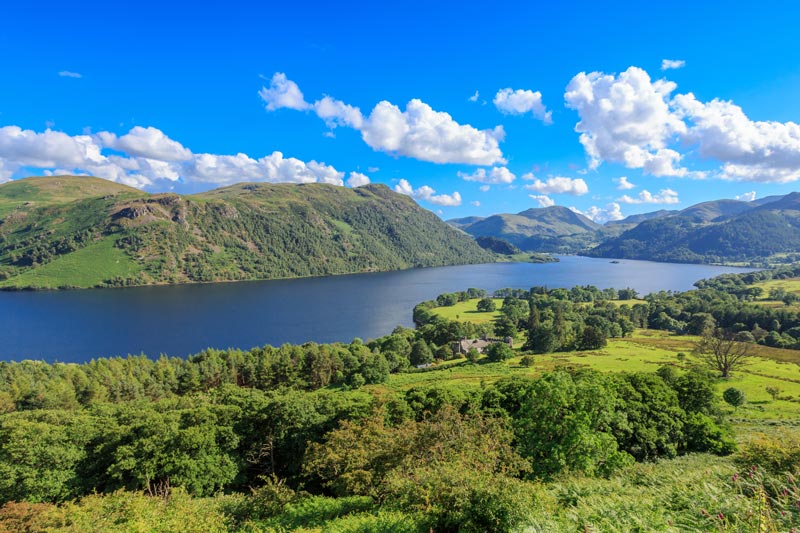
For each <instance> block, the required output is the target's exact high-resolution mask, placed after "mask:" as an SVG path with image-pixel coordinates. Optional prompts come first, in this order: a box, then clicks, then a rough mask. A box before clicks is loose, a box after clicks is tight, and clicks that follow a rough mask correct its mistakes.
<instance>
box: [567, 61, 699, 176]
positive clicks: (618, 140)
mask: <svg viewBox="0 0 800 533" xmlns="http://www.w3.org/2000/svg"><path fill="white" fill-rule="evenodd" d="M675 88H676V85H675V84H674V83H672V82H669V81H666V80H656V81H655V82H651V80H650V76H649V75H648V74H647V72H645V71H644V70H642V69H640V68H637V67H630V68H628V70H626V71H625V72H622V73H621V74H619V75H618V76H613V75H607V74H603V73H601V72H591V73H589V74H586V73H585V72H581V73H580V74H578V75H577V76H575V77H574V78H572V81H571V82H570V83H569V85H568V86H567V91H566V93H565V94H564V99H565V101H566V105H567V107H569V108H571V109H574V110H576V111H577V112H578V115H579V116H580V122H578V123H577V124H576V125H575V131H577V132H579V133H580V134H581V135H580V142H581V144H583V146H584V149H585V150H586V154H587V155H588V156H589V159H590V165H589V166H590V168H593V169H594V168H597V167H598V166H599V165H600V163H601V162H602V161H610V162H614V163H621V164H623V165H625V166H626V167H628V168H641V169H644V171H645V172H646V173H648V174H652V175H654V176H685V175H686V174H687V170H686V169H684V168H681V167H680V161H681V154H679V153H678V152H676V151H675V150H672V149H670V148H668V147H667V146H668V144H669V143H670V142H671V141H673V140H674V139H675V137H676V136H679V135H682V134H684V133H685V132H686V125H685V124H684V123H683V121H682V120H680V118H678V117H677V116H676V115H675V114H673V113H672V112H671V111H670V108H669V104H668V100H669V96H670V93H672V91H674V90H675Z"/></svg>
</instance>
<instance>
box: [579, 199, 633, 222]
mask: <svg viewBox="0 0 800 533" xmlns="http://www.w3.org/2000/svg"><path fill="white" fill-rule="evenodd" d="M570 209H571V210H572V211H574V212H575V213H578V214H579V215H583V216H585V217H586V218H588V219H590V220H592V221H594V222H597V223H598V224H605V223H606V222H610V221H612V220H622V219H623V218H625V216H624V215H623V214H622V210H621V208H620V205H619V204H618V203H616V202H612V203H610V204H607V205H606V207H605V209H603V208H602V207H597V206H596V205H593V206H591V207H590V208H589V209H587V210H586V211H580V210H579V209H577V208H575V207H570Z"/></svg>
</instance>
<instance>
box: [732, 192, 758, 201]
mask: <svg viewBox="0 0 800 533" xmlns="http://www.w3.org/2000/svg"><path fill="white" fill-rule="evenodd" d="M755 199H756V191H750V192H746V193H744V194H740V195H739V196H734V200H741V201H742V202H752V201H753V200H755Z"/></svg>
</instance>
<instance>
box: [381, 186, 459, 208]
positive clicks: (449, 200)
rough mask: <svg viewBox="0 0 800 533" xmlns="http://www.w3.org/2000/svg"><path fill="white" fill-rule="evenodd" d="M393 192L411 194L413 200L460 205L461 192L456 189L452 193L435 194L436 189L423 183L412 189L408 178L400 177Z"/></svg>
mask: <svg viewBox="0 0 800 533" xmlns="http://www.w3.org/2000/svg"><path fill="white" fill-rule="evenodd" d="M394 190H395V192H399V193H400V194H405V195H407V196H411V197H412V198H414V199H415V200H425V201H426V202H430V203H432V204H436V205H441V206H448V207H454V206H458V205H461V194H459V193H458V192H457V191H456V192H454V193H453V194H436V191H435V190H433V189H432V188H431V187H428V186H427V185H423V186H422V187H420V188H419V189H414V188H413V187H412V186H411V184H410V183H409V182H408V180H404V179H401V180H400V182H399V183H398V184H397V185H395V186H394Z"/></svg>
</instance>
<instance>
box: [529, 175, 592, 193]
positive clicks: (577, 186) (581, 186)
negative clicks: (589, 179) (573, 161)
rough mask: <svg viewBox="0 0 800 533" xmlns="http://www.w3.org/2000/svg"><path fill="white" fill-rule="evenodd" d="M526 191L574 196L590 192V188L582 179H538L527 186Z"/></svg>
mask: <svg viewBox="0 0 800 533" xmlns="http://www.w3.org/2000/svg"><path fill="white" fill-rule="evenodd" d="M525 189H528V190H531V191H536V192H538V193H541V194H572V195H574V196H580V195H582V194H586V193H587V192H589V186H588V185H586V182H585V181H583V180H582V179H580V178H578V179H571V178H564V177H555V178H548V179H547V181H542V180H539V179H537V180H534V182H533V183H531V184H529V185H525Z"/></svg>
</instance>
